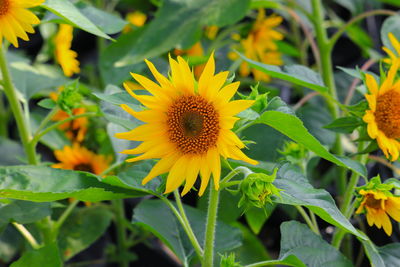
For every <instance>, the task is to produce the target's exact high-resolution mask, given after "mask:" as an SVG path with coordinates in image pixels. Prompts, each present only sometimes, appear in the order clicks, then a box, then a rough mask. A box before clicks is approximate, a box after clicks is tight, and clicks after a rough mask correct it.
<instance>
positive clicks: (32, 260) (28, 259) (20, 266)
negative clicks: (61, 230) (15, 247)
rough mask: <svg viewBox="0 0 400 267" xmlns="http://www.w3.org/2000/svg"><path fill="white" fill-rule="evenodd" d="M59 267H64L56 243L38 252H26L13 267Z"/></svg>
mask: <svg viewBox="0 0 400 267" xmlns="http://www.w3.org/2000/svg"><path fill="white" fill-rule="evenodd" d="M26 266H30V267H58V266H60V267H61V266H63V264H62V261H61V256H60V251H59V249H58V247H57V244H56V243H51V244H49V245H46V246H44V247H41V248H39V249H37V250H30V251H27V252H25V253H24V254H23V255H22V257H21V258H19V260H17V261H15V262H13V263H12V264H11V267H26Z"/></svg>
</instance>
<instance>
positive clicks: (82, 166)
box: [74, 163, 93, 172]
mask: <svg viewBox="0 0 400 267" xmlns="http://www.w3.org/2000/svg"><path fill="white" fill-rule="evenodd" d="M74 170H75V171H84V172H93V168H92V165H90V164H86V163H81V164H78V165H76V166H75V167H74Z"/></svg>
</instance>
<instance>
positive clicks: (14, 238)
mask: <svg viewBox="0 0 400 267" xmlns="http://www.w3.org/2000/svg"><path fill="white" fill-rule="evenodd" d="M24 243H25V240H24V239H23V238H22V236H21V234H20V233H19V232H18V231H17V230H16V229H15V227H14V226H12V225H8V226H7V227H6V228H5V230H4V231H3V232H2V233H0V261H2V262H3V263H9V262H10V261H11V260H12V259H15V258H16V255H17V253H18V252H19V249H20V248H21V247H23V246H24Z"/></svg>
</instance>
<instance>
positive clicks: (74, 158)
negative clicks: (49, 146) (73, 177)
mask: <svg viewBox="0 0 400 267" xmlns="http://www.w3.org/2000/svg"><path fill="white" fill-rule="evenodd" d="M54 155H55V157H56V158H57V160H58V161H60V163H56V164H53V165H52V166H51V167H53V168H58V169H65V170H75V171H86V172H91V173H94V174H97V175H99V174H101V173H102V172H103V171H105V170H106V169H107V168H108V167H109V165H110V163H111V157H107V156H104V155H97V154H95V153H94V152H92V151H89V150H88V149H87V148H85V147H82V146H80V145H79V144H77V143H75V144H73V145H72V147H71V146H65V147H64V148H63V149H62V150H56V151H54Z"/></svg>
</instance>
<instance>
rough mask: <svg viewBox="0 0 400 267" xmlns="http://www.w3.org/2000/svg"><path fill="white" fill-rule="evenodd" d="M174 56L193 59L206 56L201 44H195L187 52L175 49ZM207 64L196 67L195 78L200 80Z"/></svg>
mask: <svg viewBox="0 0 400 267" xmlns="http://www.w3.org/2000/svg"><path fill="white" fill-rule="evenodd" d="M174 54H175V55H177V56H181V55H187V56H192V57H202V56H204V50H203V46H202V45H201V42H197V43H195V44H194V45H193V46H192V47H190V48H189V49H186V50H182V49H175V50H174ZM204 67H205V64H199V65H197V66H195V67H194V77H196V78H199V77H200V75H201V73H202V72H203V70H204Z"/></svg>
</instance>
